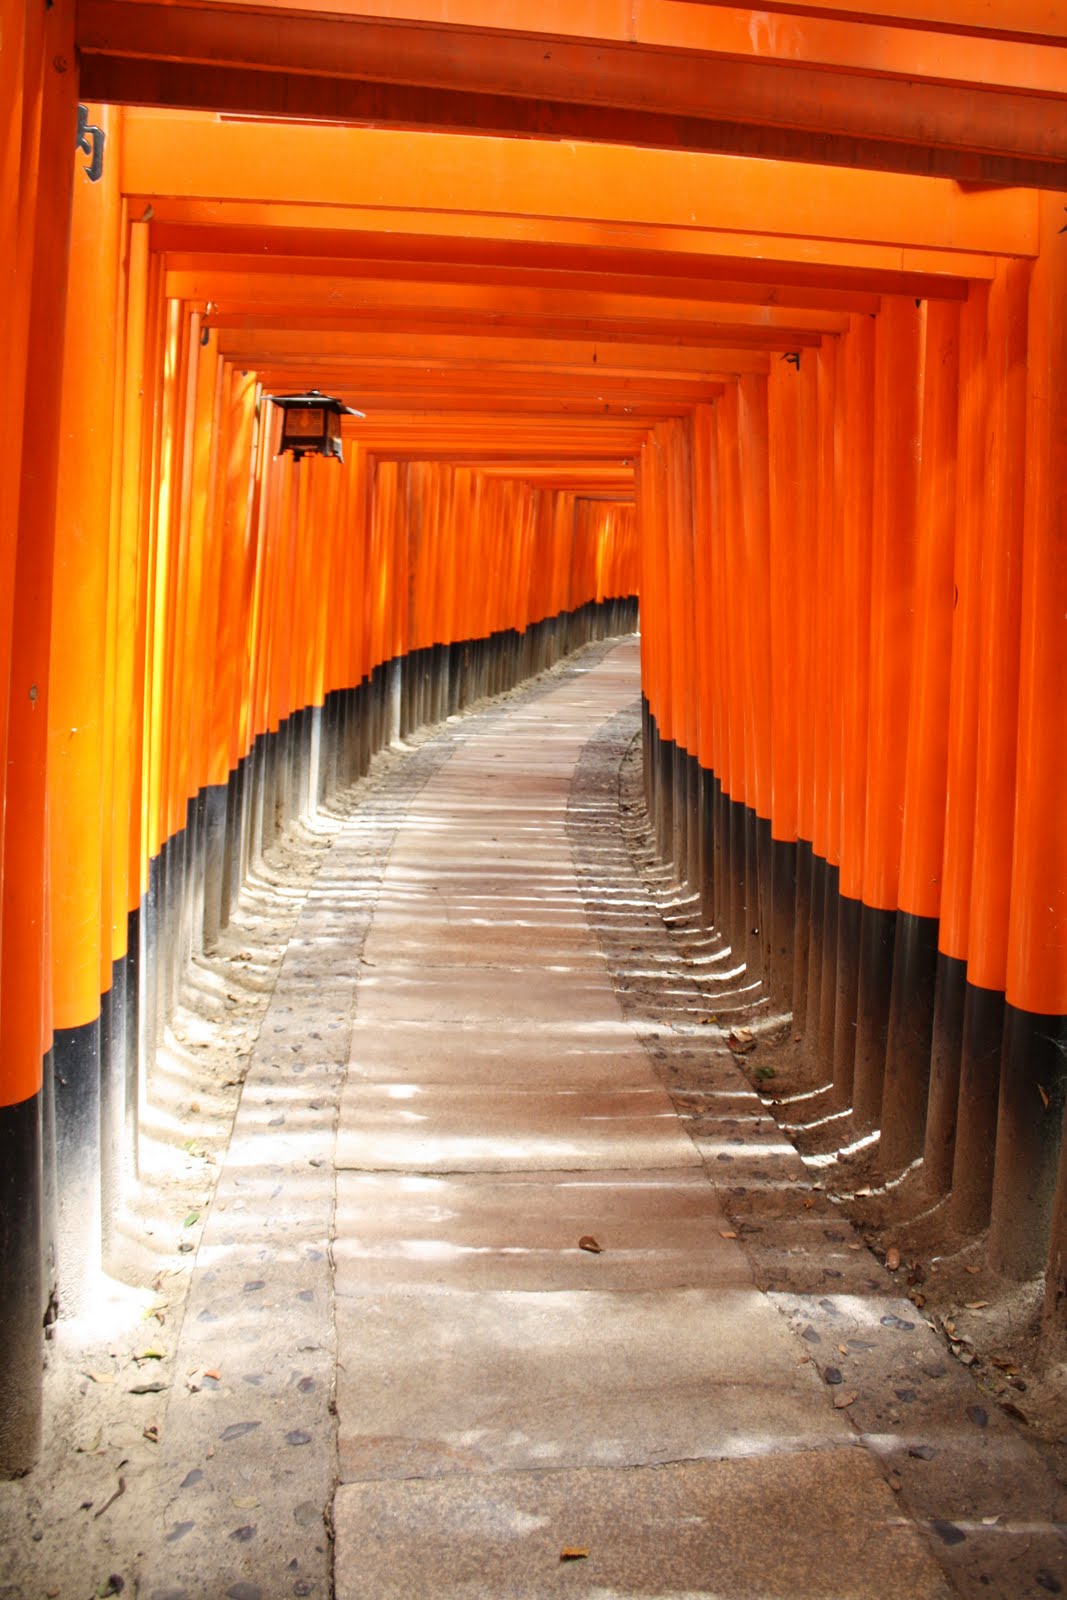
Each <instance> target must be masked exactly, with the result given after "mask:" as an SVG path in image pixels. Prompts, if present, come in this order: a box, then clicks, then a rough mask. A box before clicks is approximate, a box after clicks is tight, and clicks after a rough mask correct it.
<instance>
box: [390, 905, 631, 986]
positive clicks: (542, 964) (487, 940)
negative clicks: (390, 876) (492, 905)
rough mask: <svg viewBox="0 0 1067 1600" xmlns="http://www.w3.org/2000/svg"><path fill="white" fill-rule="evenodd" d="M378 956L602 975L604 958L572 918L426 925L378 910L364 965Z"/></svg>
mask: <svg viewBox="0 0 1067 1600" xmlns="http://www.w3.org/2000/svg"><path fill="white" fill-rule="evenodd" d="M535 929H536V933H537V942H538V950H539V959H538V961H537V962H536V963H533V962H532V958H531V956H530V935H531V932H533V931H534V930H535ZM379 958H381V959H382V960H385V959H386V958H391V959H392V960H395V961H397V962H399V963H401V964H403V965H405V966H408V965H411V964H412V963H415V962H418V963H419V964H420V965H421V966H423V967H426V966H434V967H454V966H457V965H458V964H460V963H461V962H469V963H470V964H472V965H477V966H479V967H512V968H517V967H524V968H525V969H526V970H527V971H546V970H547V971H551V972H555V971H574V970H575V969H576V968H581V969H582V970H583V971H587V972H588V971H592V972H595V973H597V974H598V975H603V971H604V960H603V957H602V956H601V954H600V951H599V950H598V949H597V948H596V946H595V944H594V943H593V941H592V936H591V934H590V932H589V929H588V927H587V926H586V924H585V923H584V921H583V922H579V921H577V920H576V919H575V920H571V921H568V922H563V921H562V919H558V918H553V919H552V920H551V921H548V920H545V919H543V920H542V921H540V922H534V921H532V920H527V921H525V922H520V921H518V920H516V921H513V922H500V921H497V920H495V919H494V918H492V917H483V918H480V919H478V920H475V919H474V918H468V919H467V920H466V921H465V922H463V923H456V924H446V925H445V926H444V927H441V926H439V925H438V926H435V927H433V928H431V929H427V927H426V923H425V919H424V918H422V917H418V916H410V915H403V916H397V915H392V914H391V913H390V912H389V911H386V912H385V913H383V917H382V922H381V924H380V925H379V926H377V927H376V936H375V937H374V939H371V940H368V942H367V945H366V947H365V950H364V965H366V966H368V967H373V966H374V965H375V964H376V963H377V962H378V960H379Z"/></svg>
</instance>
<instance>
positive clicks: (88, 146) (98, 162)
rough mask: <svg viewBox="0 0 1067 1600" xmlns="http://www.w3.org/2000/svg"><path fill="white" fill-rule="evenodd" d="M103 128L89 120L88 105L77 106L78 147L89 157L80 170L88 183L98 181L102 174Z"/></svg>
mask: <svg viewBox="0 0 1067 1600" xmlns="http://www.w3.org/2000/svg"><path fill="white" fill-rule="evenodd" d="M104 137H105V135H104V130H103V128H98V127H97V126H96V124H95V123H91V122H90V121H89V107H88V106H79V107H78V149H79V150H80V151H81V152H82V154H83V155H86V156H88V157H89V165H88V166H87V167H83V168H82V171H83V172H84V173H85V175H86V177H87V178H88V179H89V182H90V183H99V182H100V179H101V178H102V177H103V176H104Z"/></svg>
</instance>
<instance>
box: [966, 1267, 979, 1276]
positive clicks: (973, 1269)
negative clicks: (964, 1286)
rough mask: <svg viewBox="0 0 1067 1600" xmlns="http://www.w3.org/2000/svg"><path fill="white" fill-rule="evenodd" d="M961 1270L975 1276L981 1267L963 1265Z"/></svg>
mask: <svg viewBox="0 0 1067 1600" xmlns="http://www.w3.org/2000/svg"><path fill="white" fill-rule="evenodd" d="M963 1270H964V1272H969V1273H970V1274H971V1276H972V1277H975V1276H976V1275H977V1274H978V1273H979V1272H981V1270H982V1269H981V1267H964V1269H963Z"/></svg>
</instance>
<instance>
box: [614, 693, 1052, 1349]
mask: <svg viewBox="0 0 1067 1600" xmlns="http://www.w3.org/2000/svg"><path fill="white" fill-rule="evenodd" d="M643 738H644V754H645V793H646V802H647V806H648V813H649V818H650V822H651V824H652V827H653V831H654V835H655V839H656V846H657V850H658V852H659V854H660V856H661V857H662V859H663V860H664V861H666V862H669V863H670V864H671V866H672V867H673V869H674V872H675V874H676V876H677V877H678V878H679V879H680V880H681V881H683V882H685V883H686V884H687V886H688V887H689V889H690V892H691V893H693V894H694V895H696V896H698V897H699V901H700V906H701V913H702V917H703V920H704V921H705V923H706V924H707V926H708V927H709V929H710V928H713V929H714V930H716V931H717V932H718V933H719V934H720V936H721V937H722V938H723V940H724V941H725V942H727V943H728V944H729V945H730V947H731V949H732V951H733V953H734V955H735V957H736V958H737V960H738V961H739V962H741V961H743V962H744V964H745V968H746V975H747V980H748V981H749V982H752V981H756V980H758V981H759V984H760V999H761V1001H762V1002H763V1003H764V1004H765V1005H766V1007H767V1008H768V1009H769V1012H770V1014H771V1015H772V1016H780V1017H781V1019H782V1022H783V1026H784V1024H785V1023H786V1021H787V1020H789V1019H790V1018H791V1027H792V1030H793V1031H794V1032H795V1033H796V1034H799V1035H800V1037H801V1039H802V1054H803V1062H804V1074H803V1075H804V1077H805V1078H806V1081H807V1085H808V1086H809V1087H810V1088H811V1089H813V1090H817V1089H820V1088H822V1089H824V1091H825V1092H824V1094H823V1095H821V1096H813V1097H812V1101H811V1104H812V1106H813V1107H814V1108H815V1109H817V1110H818V1112H819V1113H820V1114H821V1115H825V1114H826V1112H827V1110H828V1109H832V1110H835V1111H837V1112H844V1113H847V1116H845V1117H844V1118H842V1119H840V1126H841V1127H842V1129H843V1130H844V1131H843V1132H842V1133H841V1134H840V1144H841V1146H844V1145H845V1144H847V1143H848V1142H849V1141H850V1140H851V1141H860V1140H864V1139H869V1140H870V1143H871V1161H872V1169H873V1172H874V1174H875V1176H876V1179H877V1178H878V1177H880V1178H882V1179H898V1178H900V1177H901V1176H902V1175H903V1174H905V1173H910V1172H913V1173H914V1177H913V1178H911V1180H910V1188H909V1189H908V1190H907V1191H906V1193H905V1192H903V1191H902V1196H901V1202H902V1204H903V1203H905V1202H906V1200H907V1196H908V1195H910V1196H911V1197H912V1204H913V1208H914V1209H921V1208H923V1207H927V1208H928V1207H930V1206H933V1205H941V1206H942V1207H943V1209H944V1217H945V1225H946V1236H947V1237H952V1236H960V1237H967V1236H977V1235H979V1234H982V1233H984V1232H985V1230H987V1229H988V1241H987V1251H988V1259H989V1264H990V1266H991V1267H992V1268H993V1269H994V1270H995V1271H997V1272H999V1273H1001V1274H1003V1275H1004V1276H1006V1277H1009V1278H1015V1279H1025V1278H1031V1277H1035V1276H1037V1275H1038V1274H1040V1273H1041V1272H1042V1271H1045V1270H1046V1269H1047V1302H1046V1303H1047V1317H1048V1318H1050V1319H1052V1320H1053V1321H1054V1323H1055V1327H1053V1328H1052V1329H1051V1330H1050V1335H1049V1336H1050V1338H1051V1339H1052V1340H1053V1341H1054V1342H1057V1343H1059V1342H1062V1343H1063V1345H1064V1351H1065V1354H1067V1326H1065V1325H1064V1315H1065V1312H1067V1159H1065V1158H1064V1143H1063V1138H1062V1133H1063V1121H1064V1104H1065V1098H1067V1017H1064V1016H1049V1015H1044V1014H1035V1013H1032V1012H1026V1011H1022V1010H1019V1009H1017V1008H1016V1007H1014V1006H1011V1005H1009V1004H1008V1003H1007V1001H1006V999H1005V996H1004V994H1003V993H1001V992H997V991H993V990H989V989H983V988H979V987H977V986H976V985H973V984H970V983H969V982H968V981H967V968H966V963H965V962H963V961H958V960H955V959H953V958H952V957H949V956H946V955H945V954H943V953H942V952H941V951H940V950H939V949H938V932H939V930H938V924H937V921H936V919H933V918H929V917H919V916H914V915H911V914H909V913H908V912H905V911H886V910H881V909H878V908H875V907H871V906H867V905H864V904H862V903H861V902H860V901H859V900H855V899H852V898H850V897H848V896H845V895H842V894H841V892H840V884H839V874H838V869H837V868H836V867H835V866H833V865H831V864H830V863H829V862H827V861H824V860H822V859H821V858H820V857H818V856H817V855H815V853H814V852H813V850H812V847H811V845H810V844H808V843H805V842H803V841H799V842H794V841H783V840H779V839H775V838H774V837H773V836H772V832H771V825H770V822H769V821H767V820H766V819H764V818H761V817H759V816H757V815H756V813H755V812H754V811H753V810H751V808H749V807H748V806H746V805H744V804H742V803H740V802H738V801H735V800H732V799H731V798H730V797H729V795H727V794H726V793H725V792H724V791H723V788H722V785H721V784H720V783H719V781H718V779H717V778H716V777H715V775H714V773H712V772H710V771H708V770H707V769H705V768H703V767H701V766H700V764H699V763H698V761H697V760H696V758H695V757H694V756H692V755H690V754H689V753H688V752H687V751H685V750H684V749H682V748H681V747H680V746H679V745H678V744H676V743H675V742H673V741H672V740H669V739H664V738H663V737H661V735H660V733H659V730H658V728H657V726H656V719H655V717H654V716H653V715H652V713H651V711H650V710H649V708H648V706H647V704H646V705H645V706H644V714H643ZM1061 1328H1062V1329H1063V1331H1062V1333H1061V1332H1060V1331H1059V1330H1060V1329H1061Z"/></svg>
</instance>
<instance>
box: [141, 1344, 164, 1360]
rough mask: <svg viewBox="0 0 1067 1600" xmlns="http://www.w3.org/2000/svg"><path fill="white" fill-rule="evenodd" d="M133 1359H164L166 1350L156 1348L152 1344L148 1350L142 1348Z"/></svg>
mask: <svg viewBox="0 0 1067 1600" xmlns="http://www.w3.org/2000/svg"><path fill="white" fill-rule="evenodd" d="M133 1359H134V1360H135V1361H166V1359H167V1352H166V1351H165V1350H157V1349H156V1347H155V1346H154V1345H153V1346H151V1347H150V1348H149V1349H148V1350H142V1351H141V1353H140V1355H136V1356H134V1358H133Z"/></svg>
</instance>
